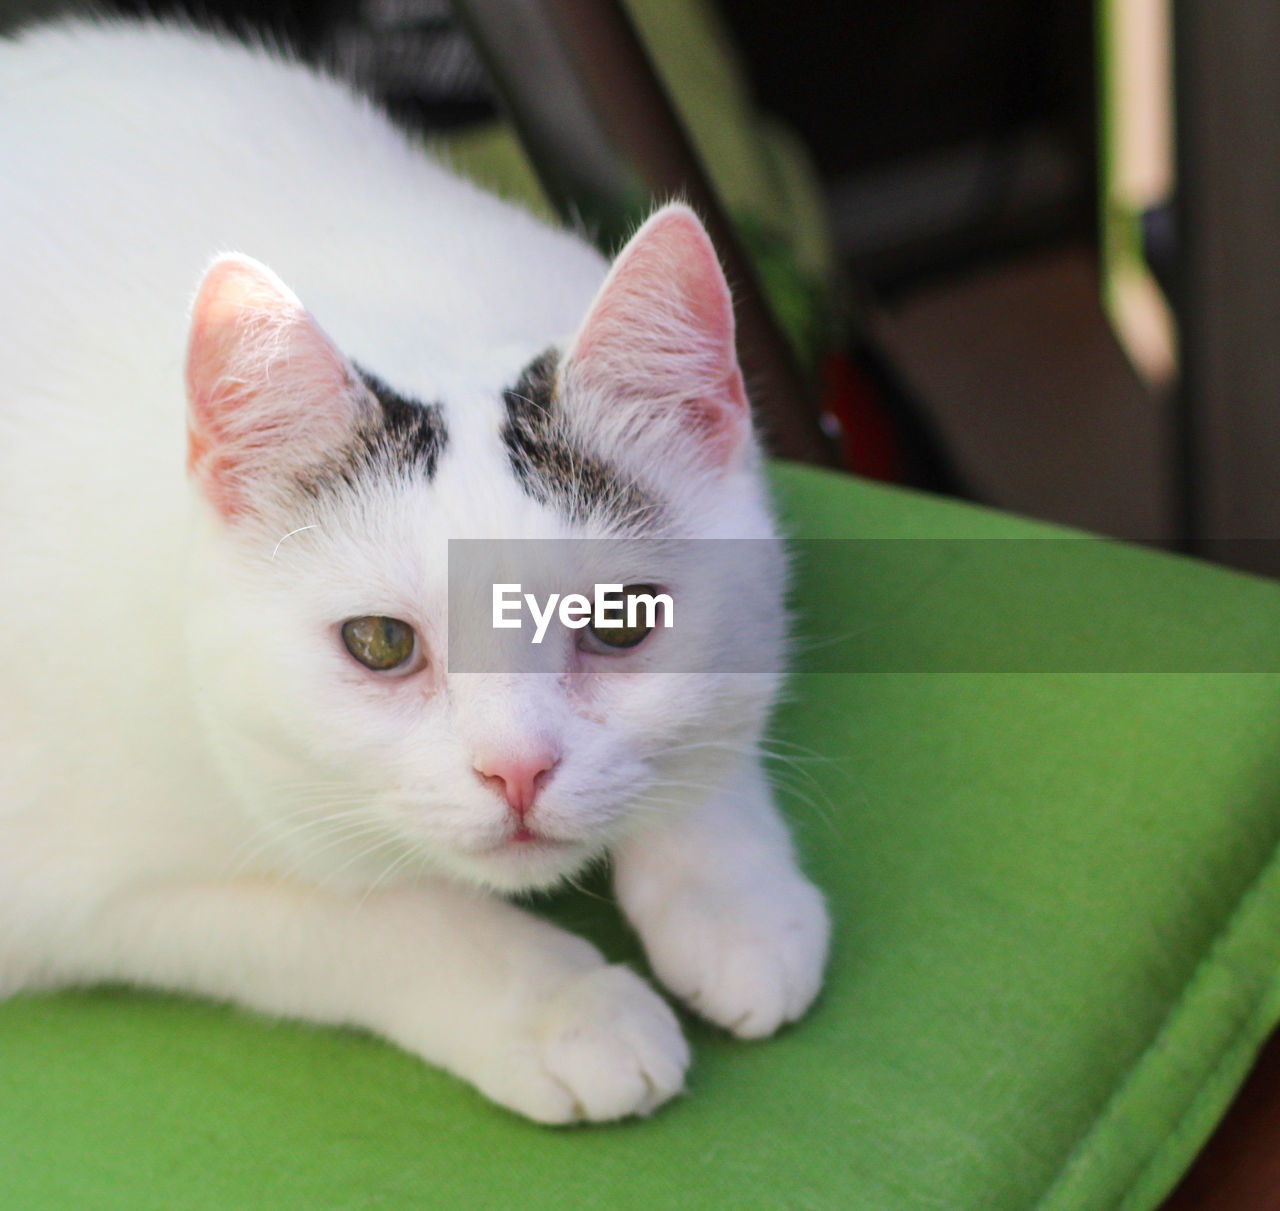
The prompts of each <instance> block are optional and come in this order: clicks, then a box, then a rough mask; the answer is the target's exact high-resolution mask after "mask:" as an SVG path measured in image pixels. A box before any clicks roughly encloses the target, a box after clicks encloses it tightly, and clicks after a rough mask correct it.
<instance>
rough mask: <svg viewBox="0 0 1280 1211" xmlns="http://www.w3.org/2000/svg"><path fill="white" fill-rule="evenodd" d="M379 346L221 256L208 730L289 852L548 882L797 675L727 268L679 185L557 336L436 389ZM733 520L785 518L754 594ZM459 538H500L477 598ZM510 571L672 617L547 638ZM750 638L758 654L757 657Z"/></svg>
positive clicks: (699, 770) (382, 866)
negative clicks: (431, 392) (789, 655)
mask: <svg viewBox="0 0 1280 1211" xmlns="http://www.w3.org/2000/svg"><path fill="white" fill-rule="evenodd" d="M376 372H377V367H368V368H365V367H354V366H352V365H351V364H350V363H349V362H347V361H346V359H345V358H344V357H343V356H342V354H341V353H340V352H339V351H338V350H336V349H335V348H334V347H333V346H332V344H331V343H330V342H329V341H328V338H327V337H326V336H325V335H324V334H323V333H322V332H321V331H320V330H319V329H318V327H317V326H316V325H315V324H314V321H312V320H311V319H310V317H309V316H308V315H307V314H306V313H305V311H303V310H302V309H301V307H300V305H299V304H298V303H297V301H296V300H294V299H293V298H292V296H291V295H289V294H288V292H287V290H286V289H285V288H284V287H283V286H282V285H281V284H280V283H279V282H277V281H276V280H275V279H274V278H272V277H271V276H270V275H269V274H268V273H266V272H265V271H264V270H262V269H261V267H258V266H255V265H254V264H253V263H252V262H248V261H246V260H245V259H243V258H228V259H224V260H222V261H220V262H218V263H217V264H216V265H215V267H214V268H213V269H212V270H211V271H210V274H209V275H208V277H207V278H206V282H205V285H204V287H203V288H202V291H201V295H200V297H199V298H198V299H197V302H196V307H195V312H194V315H193V335H192V346H191V354H190V359H189V365H188V380H189V387H190V395H191V430H192V437H191V460H192V473H193V479H194V481H195V483H196V484H197V486H198V488H199V499H200V500H201V502H202V503H201V508H200V515H199V518H198V533H197V541H196V544H195V548H194V552H193V576H192V603H193V604H192V612H191V621H190V649H191V658H192V661H193V665H194V669H195V673H196V677H197V683H198V685H199V686H200V688H201V707H202V710H203V713H204V716H205V720H206V723H207V725H208V729H209V735H210V739H211V742H212V743H213V745H214V747H215V749H216V751H217V752H218V755H219V757H220V759H221V761H222V765H223V767H224V769H225V770H226V772H227V775H228V777H229V779H230V780H231V782H232V784H233V786H234V788H235V790H236V792H237V794H238V797H239V798H240V800H241V802H242V804H243V806H244V807H245V809H246V810H247V811H248V812H249V814H250V815H251V816H252V817H253V818H254V820H255V821H256V823H257V824H258V825H259V827H260V828H261V829H262V831H263V847H262V849H261V851H260V860H261V861H263V862H265V863H268V864H270V865H273V866H277V867H278V866H279V865H280V864H281V863H282V862H283V863H284V864H286V865H288V866H292V867H295V868H297V869H298V870H300V871H302V872H304V873H306V874H307V875H309V876H313V877H317V878H341V879H350V880H352V881H353V882H355V883H357V884H365V885H368V884H370V883H371V882H374V881H377V880H380V879H381V880H383V881H384V882H390V881H393V880H395V879H399V878H405V877H412V876H414V875H416V874H418V873H420V872H422V871H423V870H432V871H443V872H445V873H448V874H451V875H454V876H457V877H460V878H463V879H467V880H470V881H474V882H478V883H481V884H485V885H488V886H493V887H498V888H501V889H504V890H515V889H520V888H528V887H536V886H543V885H547V884H549V883H552V882H554V881H556V880H557V879H559V878H562V877H564V876H565V875H567V874H570V873H572V872H573V871H574V870H576V869H578V868H579V867H581V866H582V865H583V864H584V863H585V862H587V861H589V860H590V859H591V858H593V857H595V856H597V855H599V854H601V853H602V852H603V851H604V850H605V849H607V847H608V846H609V845H610V843H611V842H613V841H615V840H616V839H618V838H619V837H620V836H622V835H624V834H625V832H626V831H628V830H629V829H634V828H636V827H642V826H643V824H644V822H645V820H647V819H650V818H652V817H654V816H655V815H658V814H661V813H665V812H669V811H677V810H679V809H680V805H681V804H682V803H686V802H689V801H691V800H695V799H696V798H697V797H698V796H699V794H701V793H702V792H703V791H704V790H706V789H710V788H711V787H713V786H714V785H715V783H716V782H717V780H718V779H719V778H721V777H723V771H724V770H725V769H726V767H727V766H729V765H730V764H731V763H732V761H733V760H734V756H735V754H736V753H739V752H741V751H743V750H745V749H749V747H750V746H751V745H752V744H753V743H754V742H755V740H756V739H757V737H758V735H759V732H760V729H761V727H762V725H763V722H764V719H765V717H766V714H767V711H768V709H769V706H770V704H771V702H772V699H773V697H774V695H775V693H776V689H777V680H778V671H779V670H780V667H781V663H782V643H783V611H782V602H781V595H782V582H783V574H782V566H781V561H780V555H779V553H778V551H777V548H776V545H775V544H774V543H773V541H772V534H773V531H772V524H771V521H770V517H769V512H768V507H767V503H766V500H765V496H764V493H763V490H762V487H761V483H760V475H759V469H758V459H757V455H756V451H755V447H754V442H753V439H752V437H751V433H750V422H749V416H748V413H747V406H746V400H745V396H744V394H743V390H742V382H741V376H740V374H739V372H738V368H737V364H736V360H735V358H734V353H733V330H732V318H731V312H730V310H729V304H728V295H727V291H726V289H725V287H724V283H723V279H722V277H721V276H720V271H719V267H718V265H717V264H716V262H715V258H714V253H712V252H711V250H710V246H709V244H708V243H707V242H706V237H705V235H704V234H703V233H702V231H701V228H700V227H699V226H698V225H697V222H696V220H695V219H694V218H693V217H692V216H691V215H690V214H689V213H688V212H687V211H685V210H683V209H681V208H668V209H667V210H665V211H662V212H660V213H659V214H658V215H657V216H655V218H654V219H652V220H650V222H649V223H648V224H646V226H645V227H644V228H643V229H642V230H641V232H640V233H639V234H638V235H637V236H636V238H635V239H634V240H633V241H632V243H631V244H630V245H629V246H628V248H627V249H626V250H624V253H623V254H622V256H621V257H620V258H619V261H618V263H617V264H616V265H615V268H614V270H613V272H612V274H611V275H610V277H609V279H608V280H607V281H606V283H605V285H604V286H603V287H602V289H601V292H600V294H599V296H598V297H597V299H596V301H595V303H594V304H593V305H592V307H591V308H590V310H589V312H588V314H587V316H586V317H584V321H583V324H582V326H581V328H580V329H579V331H578V332H577V334H570V335H569V337H568V338H566V339H565V340H564V341H563V342H562V343H561V344H560V345H559V347H557V348H553V349H551V350H548V351H541V352H540V351H536V350H530V351H526V353H525V354H524V355H523V356H521V357H519V358H518V359H517V360H515V361H514V362H512V361H508V362H507V363H505V364H495V365H494V366H493V367H492V370H491V374H490V377H489V381H487V382H484V383H481V382H477V383H476V384H475V386H474V389H473V390H472V391H471V392H470V393H469V395H468V396H467V397H466V398H456V399H452V398H451V399H447V400H441V401H432V405H431V406H426V407H424V406H423V405H421V404H419V403H417V402H415V401H413V400H410V399H407V398H405V396H402V395H401V394H400V392H401V391H404V392H408V391H410V390H412V389H413V386H414V385H413V384H401V383H396V384H394V385H393V386H388V385H387V384H385V383H383V382H381V381H380V380H379V379H377V378H375V377H374V375H375V374H376ZM673 538H674V539H678V540H680V541H675V542H671V541H661V542H660V541H657V540H670V539H673ZM733 538H738V539H753V540H756V544H755V545H754V546H753V547H752V548H751V560H752V566H751V568H750V570H749V573H748V575H747V576H746V577H745V581H746V586H747V587H746V590H745V591H744V577H743V575H742V567H741V560H736V561H735V560H732V559H730V560H727V561H721V560H718V559H716V558H714V557H708V552H709V551H710V550H712V549H713V546H712V544H714V543H715V542H717V541H719V540H723V539H733ZM460 539H469V540H500V541H498V542H493V541H488V542H486V543H485V544H484V546H482V547H466V548H460V547H458V546H457V545H455V546H454V548H453V550H452V559H453V572H454V583H453V588H454V596H453V600H452V603H451V600H450V580H449V571H450V555H451V552H450V547H449V542H450V540H455V542H456V540H460ZM689 540H700V541H689ZM467 561H471V565H468V566H464V565H465V564H466V563H467ZM472 565H473V566H472ZM464 573H466V574H465V575H464ZM500 577H514V578H516V579H518V580H519V581H520V582H521V583H522V588H523V589H525V590H527V591H532V592H534V593H535V594H536V595H537V596H538V597H539V599H540V600H541V601H543V602H545V600H546V598H547V596H548V594H550V593H552V592H560V593H565V592H576V591H586V592H588V593H589V592H590V589H591V586H592V585H594V584H598V583H615V582H616V583H628V584H636V583H642V584H644V585H646V586H650V587H656V588H660V589H662V590H663V591H666V592H668V593H669V595H670V596H671V598H672V600H673V602H674V611H675V615H674V625H672V626H670V627H664V626H662V625H660V624H659V625H655V626H654V627H653V628H652V629H651V630H649V631H647V632H645V630H644V628H643V627H641V628H638V629H635V630H632V631H628V632H626V633H625V634H624V635H622V636H621V638H622V639H624V640H625V641H626V642H625V643H621V644H619V643H615V642H613V640H614V639H616V638H617V637H616V636H613V635H611V634H609V633H608V632H607V631H606V629H604V628H594V627H592V626H590V625H589V626H587V627H584V628H581V629H572V628H569V627H567V626H564V625H561V624H560V623H558V622H552V623H551V624H550V625H549V626H548V628H547V631H546V634H545V635H544V638H543V642H542V643H541V644H537V645H534V644H531V643H530V642H529V636H530V630H526V631H523V632H509V631H498V630H495V629H494V628H493V626H492V614H491V611H490V608H489V607H490V604H491V592H490V590H491V587H492V583H493V582H494V581H496V580H497V579H499V578H500ZM451 604H452V606H453V612H452V615H451V613H450V606H451ZM658 621H659V623H660V621H661V620H658ZM743 651H749V652H751V653H753V655H754V659H753V661H751V662H750V667H752V668H754V669H755V670H756V671H755V672H750V673H747V672H741V671H727V670H734V669H741V668H742V667H744V665H743V662H742V661H741V660H740V659H737V657H738V656H739V655H740V653H741V652H743Z"/></svg>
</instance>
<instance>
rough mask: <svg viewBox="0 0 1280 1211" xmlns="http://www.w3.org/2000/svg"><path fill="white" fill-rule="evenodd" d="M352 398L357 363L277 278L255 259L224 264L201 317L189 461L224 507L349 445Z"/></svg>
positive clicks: (205, 293) (211, 280) (192, 348)
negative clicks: (326, 451) (331, 450)
mask: <svg viewBox="0 0 1280 1211" xmlns="http://www.w3.org/2000/svg"><path fill="white" fill-rule="evenodd" d="M351 396H352V387H351V368H350V364H349V363H348V362H347V360H346V359H345V358H344V357H343V356H342V354H341V353H340V352H339V351H338V349H337V348H336V347H335V346H334V345H333V343H332V342H331V341H330V340H329V338H328V337H327V336H326V335H325V334H324V332H323V330H322V329H321V328H320V326H319V325H318V324H317V323H316V321H315V320H314V319H313V318H312V316H311V315H310V313H308V311H307V310H306V308H305V307H303V305H302V303H301V302H299V300H298V299H297V297H296V296H295V295H294V294H293V292H292V291H291V290H289V288H288V287H287V286H285V285H284V283H283V282H281V281H280V279H279V278H277V277H276V276H275V274H273V273H272V272H271V271H270V270H269V269H267V268H266V266H264V265H261V264H259V263H258V262H257V261H254V260H252V259H251V258H249V257H245V256H234V255H233V256H224V257H220V258H219V259H218V260H217V261H215V262H214V264H213V265H212V267H211V268H210V269H209V271H208V273H206V274H205V278H204V281H203V282H202V283H201V286H200V291H199V293H198V294H197V296H196V301H195V305H194V307H193V308H192V313H191V332H190V339H189V343H188V347H187V400H188V405H189V411H188V426H187V432H188V450H187V465H188V469H189V470H190V472H191V474H192V476H193V477H194V478H195V479H196V481H197V482H198V483H199V484H200V487H201V488H202V490H203V491H204V493H205V495H206V497H207V498H208V499H209V501H210V502H211V503H212V504H213V505H214V506H215V508H217V509H218V511H219V512H220V513H222V514H223V515H224V516H226V517H231V516H233V515H235V514H237V513H239V512H241V511H242V510H244V509H245V508H246V507H248V506H249V504H250V503H251V498H252V496H253V493H254V489H255V487H258V486H261V484H262V482H263V481H265V480H266V479H269V478H270V477H271V476H272V475H279V474H282V473H286V472H287V470H288V468H289V465H290V464H298V463H300V462H303V461H305V460H307V459H309V458H311V459H313V458H314V457H316V456H318V455H319V454H322V453H323V451H324V449H325V448H326V445H330V446H331V445H332V444H334V443H337V442H339V441H341V439H342V436H343V434H344V433H345V432H346V430H347V429H348V428H349V426H350V422H351V409H352V404H351Z"/></svg>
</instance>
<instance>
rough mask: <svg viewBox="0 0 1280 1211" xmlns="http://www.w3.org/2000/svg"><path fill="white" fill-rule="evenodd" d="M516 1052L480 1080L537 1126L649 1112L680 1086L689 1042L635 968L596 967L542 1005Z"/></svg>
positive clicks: (485, 1088) (491, 1093) (486, 1089)
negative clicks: (536, 1122)
mask: <svg viewBox="0 0 1280 1211" xmlns="http://www.w3.org/2000/svg"><path fill="white" fill-rule="evenodd" d="M525 1030H527V1036H526V1037H525V1038H524V1039H522V1040H521V1041H520V1043H519V1045H518V1046H517V1048H516V1049H515V1052H514V1054H512V1053H507V1054H506V1056H505V1057H502V1059H501V1063H500V1064H499V1066H498V1068H497V1069H496V1070H495V1071H494V1072H493V1073H491V1074H490V1076H489V1078H488V1079H485V1080H481V1081H479V1082H478V1084H479V1086H480V1088H481V1089H482V1091H483V1092H485V1093H486V1094H488V1095H489V1096H490V1097H492V1098H493V1099H494V1101H497V1102H500V1103H502V1104H503V1105H505V1106H508V1107H509V1108H511V1109H512V1110H515V1111H517V1112H519V1113H520V1114H523V1115H525V1116H527V1117H528V1118H531V1119H536V1120H537V1121H538V1122H542V1123H574V1122H604V1121H607V1120H609V1119H620V1118H626V1117H627V1116H628V1115H633V1114H639V1115H644V1114H649V1113H651V1112H652V1111H653V1110H655V1109H657V1107H659V1106H661V1105H662V1103H663V1102H665V1101H668V1100H669V1099H670V1098H672V1097H674V1096H675V1095H676V1094H677V1093H679V1092H680V1091H681V1090H682V1089H683V1088H684V1074H685V1071H686V1070H687V1069H688V1067H689V1046H688V1044H687V1043H686V1042H685V1039H684V1035H683V1034H682V1033H681V1030H680V1024H679V1022H677V1021H676V1015H675V1014H674V1013H673V1012H672V1010H671V1007H670V1006H669V1005H668V1004H667V1003H666V1001H664V1000H663V999H662V998H661V997H660V996H659V995H658V994H657V993H656V992H654V990H653V989H652V988H651V987H650V986H649V985H648V984H647V983H646V982H645V981H644V980H642V979H641V978H640V977H639V976H638V975H636V974H635V973H634V972H633V971H629V970H628V969H627V968H625V967H599V968H594V969H592V970H591V971H589V972H587V973H586V974H584V975H581V976H579V977H577V978H576V979H574V980H573V981H572V982H570V983H569V984H568V985H567V986H565V987H564V988H563V989H561V990H560V991H559V992H558V993H557V994H556V995H555V996H554V997H552V999H551V1000H549V1001H548V1002H547V1003H545V1004H544V1005H542V1006H541V1007H540V1008H539V1009H538V1010H537V1011H536V1013H535V1015H534V1017H533V1018H532V1020H531V1021H530V1022H529V1023H528V1024H527V1026H526V1027H525V1028H523V1029H522V1033H523V1032H524V1031H525Z"/></svg>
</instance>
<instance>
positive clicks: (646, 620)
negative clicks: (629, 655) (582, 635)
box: [586, 584, 662, 651]
mask: <svg viewBox="0 0 1280 1211" xmlns="http://www.w3.org/2000/svg"><path fill="white" fill-rule="evenodd" d="M659 591H660V590H659V589H658V587H657V585H651V584H629V585H627V586H626V588H624V589H623V590H622V605H621V606H620V607H618V608H612V609H610V610H608V611H607V616H608V619H610V620H612V621H614V622H616V621H618V620H619V619H620V620H621V622H622V625H621V626H616V625H615V626H604V625H602V623H603V622H604V619H602V618H601V617H600V616H599V615H597V616H596V617H594V618H592V620H591V624H590V625H589V626H588V627H587V632H586V633H587V635H588V636H589V637H590V645H591V646H595V645H597V644H599V645H602V647H603V648H604V649H605V650H612V651H623V650H624V649H626V648H633V647H636V646H637V645H638V644H640V643H643V642H644V640H645V639H646V638H647V637H648V635H649V632H650V631H652V630H653V625H652V624H653V623H656V621H657V619H658V616H659V611H660V610H661V608H662V607H661V605H655V606H649V605H648V604H647V603H645V602H644V601H633V599H634V598H636V597H656V596H657V595H658V593H659ZM632 617H634V618H635V621H636V625H635V626H627V625H626V623H627V621H628V620H629V619H630V618H632ZM596 650H597V651H600V650H601V648H600V647H596Z"/></svg>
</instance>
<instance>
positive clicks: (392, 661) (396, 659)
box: [342, 615, 415, 672]
mask: <svg viewBox="0 0 1280 1211" xmlns="http://www.w3.org/2000/svg"><path fill="white" fill-rule="evenodd" d="M342 642H343V643H345V644H346V645H347V651H348V652H350V653H351V654H352V655H353V656H354V657H355V658H356V659H357V660H358V661H360V663H361V664H362V665H364V666H365V668H367V669H375V670H377V671H378V672H386V671H387V670H388V669H396V668H399V667H400V666H401V665H402V664H404V663H405V662H406V661H407V660H408V659H409V658H410V657H411V656H412V655H413V649H414V646H415V644H414V634H413V627H411V626H410V625H409V624H408V623H407V622H401V621H400V620H399V619H398V618H380V617H377V616H374V615H370V616H369V617H368V618H352V619H351V620H350V621H349V622H344V623H343V624H342Z"/></svg>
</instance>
